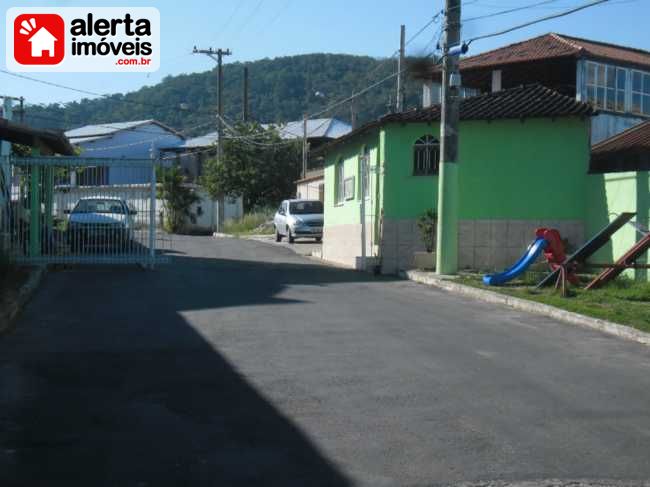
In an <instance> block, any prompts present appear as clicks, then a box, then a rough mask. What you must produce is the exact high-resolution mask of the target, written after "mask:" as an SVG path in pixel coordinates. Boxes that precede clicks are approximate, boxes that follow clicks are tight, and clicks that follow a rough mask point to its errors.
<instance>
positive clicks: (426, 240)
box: [418, 209, 438, 252]
mask: <svg viewBox="0 0 650 487" xmlns="http://www.w3.org/2000/svg"><path fill="white" fill-rule="evenodd" d="M437 225H438V215H437V214H436V212H435V211H433V210H432V209H428V210H427V211H425V212H424V213H423V214H422V215H420V217H419V218H418V228H419V229H420V236H421V237H422V243H423V244H424V248H425V249H427V252H433V248H434V246H435V243H436V227H437Z"/></svg>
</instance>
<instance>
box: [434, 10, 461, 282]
mask: <svg viewBox="0 0 650 487" xmlns="http://www.w3.org/2000/svg"><path fill="white" fill-rule="evenodd" d="M445 4H446V5H445V27H444V38H443V45H442V55H443V67H442V93H441V95H442V96H441V98H442V107H441V116H440V142H441V147H440V154H441V157H440V169H439V177H438V206H437V208H438V230H437V238H436V272H437V273H438V274H456V273H457V272H458V163H457V162H458V161H457V159H458V125H459V91H460V90H459V88H460V74H459V73H458V58H459V55H460V50H459V49H454V52H451V49H452V48H454V47H456V46H459V44H460V7H461V0H446V1H445Z"/></svg>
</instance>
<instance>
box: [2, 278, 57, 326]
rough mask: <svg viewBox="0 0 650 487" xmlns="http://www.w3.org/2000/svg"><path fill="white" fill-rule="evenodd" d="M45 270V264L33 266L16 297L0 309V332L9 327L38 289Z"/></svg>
mask: <svg viewBox="0 0 650 487" xmlns="http://www.w3.org/2000/svg"><path fill="white" fill-rule="evenodd" d="M46 270H47V268H46V267H45V266H40V267H36V268H34V270H33V271H32V272H31V274H30V276H29V278H28V279H27V282H26V283H25V284H23V286H22V287H21V288H20V290H19V291H18V297H17V298H16V299H15V300H13V301H10V302H9V303H8V304H7V306H6V308H5V309H4V310H2V311H0V334H2V333H4V332H6V331H7V330H9V329H10V328H11V325H12V323H13V321H14V320H15V319H16V317H17V316H18V314H19V313H20V312H21V311H22V310H23V308H24V307H25V304H27V302H28V301H29V300H30V298H31V297H32V295H33V294H34V292H35V291H36V289H38V286H39V284H40V283H41V281H42V280H43V276H44V275H45V272H46Z"/></svg>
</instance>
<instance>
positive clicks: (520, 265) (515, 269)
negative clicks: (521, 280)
mask: <svg viewBox="0 0 650 487" xmlns="http://www.w3.org/2000/svg"><path fill="white" fill-rule="evenodd" d="M547 245H548V242H547V241H546V240H545V239H543V238H537V239H535V240H534V241H533V243H531V244H530V245H529V246H528V249H526V253H525V254H524V255H522V256H521V258H520V259H519V260H518V261H517V263H516V264H515V265H513V266H512V267H510V268H509V269H506V270H505V271H503V272H499V273H498V274H489V275H487V276H483V283H484V284H487V285H488V286H500V285H501V284H504V283H506V282H508V281H510V280H512V279H514V278H515V277H517V276H518V275H519V274H521V273H522V272H524V271H525V270H526V269H528V267H529V266H530V265H531V264H532V263H534V262H535V261H536V260H537V258H538V257H539V256H540V254H541V253H542V252H543V251H544V249H545V248H546V246H547Z"/></svg>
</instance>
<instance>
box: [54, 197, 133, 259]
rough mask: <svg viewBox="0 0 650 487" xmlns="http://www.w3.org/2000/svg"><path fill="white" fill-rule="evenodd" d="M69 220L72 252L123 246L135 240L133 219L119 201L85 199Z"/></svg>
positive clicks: (77, 206) (127, 207) (125, 206)
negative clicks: (95, 247) (88, 248)
mask: <svg viewBox="0 0 650 487" xmlns="http://www.w3.org/2000/svg"><path fill="white" fill-rule="evenodd" d="M66 213H68V214H69V215H70V216H69V218H68V242H69V244H70V247H71V248H72V250H73V251H75V250H78V249H79V248H85V247H91V246H118V247H119V246H124V245H126V244H128V243H130V242H131V240H132V238H133V228H134V225H133V216H134V215H136V214H137V211H135V210H133V209H131V208H129V205H127V203H126V201H124V200H123V199H120V198H103V197H90V198H82V199H80V200H79V201H77V204H76V205H75V207H74V208H73V209H72V211H66Z"/></svg>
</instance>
